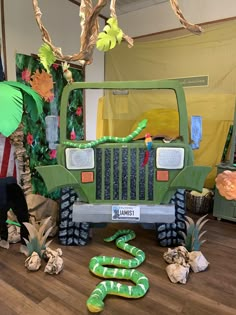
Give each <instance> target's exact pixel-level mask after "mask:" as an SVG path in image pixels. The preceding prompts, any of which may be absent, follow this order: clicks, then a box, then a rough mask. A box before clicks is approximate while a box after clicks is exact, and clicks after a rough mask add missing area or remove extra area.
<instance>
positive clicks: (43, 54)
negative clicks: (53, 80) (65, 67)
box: [39, 44, 56, 72]
mask: <svg viewBox="0 0 236 315" xmlns="http://www.w3.org/2000/svg"><path fill="white" fill-rule="evenodd" d="M39 58H40V62H41V63H42V65H43V66H44V68H45V69H46V71H47V72H50V67H51V65H52V64H53V63H54V62H55V61H56V57H55V55H54V53H53V51H52V49H51V47H50V46H49V45H48V44H43V45H42V46H41V47H40V48H39Z"/></svg>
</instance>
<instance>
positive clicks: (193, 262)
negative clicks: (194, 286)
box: [188, 251, 209, 272]
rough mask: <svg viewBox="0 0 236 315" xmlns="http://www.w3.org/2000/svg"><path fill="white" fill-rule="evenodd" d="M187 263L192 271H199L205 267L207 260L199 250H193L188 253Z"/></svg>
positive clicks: (207, 263)
mask: <svg viewBox="0 0 236 315" xmlns="http://www.w3.org/2000/svg"><path fill="white" fill-rule="evenodd" d="M188 256H189V263H190V266H191V269H192V270H193V272H200V271H204V270H206V269H207V267H208V265H209V262H208V261H207V260H206V258H205V257H204V256H203V254H202V252H200V251H193V252H190V253H189V254H188Z"/></svg>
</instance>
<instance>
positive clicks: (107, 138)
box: [63, 119, 147, 149]
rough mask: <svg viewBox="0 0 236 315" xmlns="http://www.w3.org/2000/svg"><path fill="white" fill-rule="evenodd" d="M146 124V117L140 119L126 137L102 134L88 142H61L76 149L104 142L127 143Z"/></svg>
mask: <svg viewBox="0 0 236 315" xmlns="http://www.w3.org/2000/svg"><path fill="white" fill-rule="evenodd" d="M146 126H147V119H144V120H142V121H141V122H140V123H139V124H138V127H137V128H136V129H135V130H134V131H133V132H132V133H131V134H129V135H128V136H127V137H113V136H104V137H102V138H99V139H97V140H94V141H91V142H88V143H74V142H71V141H63V144H65V145H67V146H70V147H74V148H78V149H87V148H92V147H94V146H96V145H98V144H101V143H105V142H121V143H127V142H129V141H131V140H133V139H134V138H135V137H136V136H138V135H139V134H140V132H141V131H142V130H143V129H144V128H146Z"/></svg>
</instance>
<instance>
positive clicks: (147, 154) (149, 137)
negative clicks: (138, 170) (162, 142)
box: [142, 133, 152, 167]
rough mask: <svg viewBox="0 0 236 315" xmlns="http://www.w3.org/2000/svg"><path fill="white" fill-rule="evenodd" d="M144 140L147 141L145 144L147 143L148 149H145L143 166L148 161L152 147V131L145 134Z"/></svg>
mask: <svg viewBox="0 0 236 315" xmlns="http://www.w3.org/2000/svg"><path fill="white" fill-rule="evenodd" d="M144 141H145V145H146V151H145V155H144V159H143V163H142V167H143V166H145V165H146V164H147V163H148V160H149V156H150V151H151V149H152V137H151V135H150V133H146V134H145V140H144Z"/></svg>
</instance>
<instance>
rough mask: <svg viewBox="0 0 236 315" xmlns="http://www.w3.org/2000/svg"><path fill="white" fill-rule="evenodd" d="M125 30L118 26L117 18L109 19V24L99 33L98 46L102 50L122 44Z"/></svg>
mask: <svg viewBox="0 0 236 315" xmlns="http://www.w3.org/2000/svg"><path fill="white" fill-rule="evenodd" d="M122 37H123V32H122V30H121V29H120V28H119V26H118V21H117V19H116V18H110V19H109V20H107V25H106V26H105V27H104V29H103V32H101V33H99V35H98V40H97V43H96V47H97V49H98V50H100V51H108V50H110V49H112V48H114V47H115V46H116V44H117V43H118V44H120V43H121V41H122Z"/></svg>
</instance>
